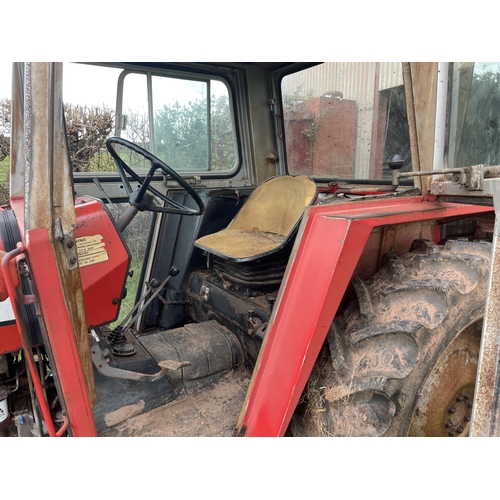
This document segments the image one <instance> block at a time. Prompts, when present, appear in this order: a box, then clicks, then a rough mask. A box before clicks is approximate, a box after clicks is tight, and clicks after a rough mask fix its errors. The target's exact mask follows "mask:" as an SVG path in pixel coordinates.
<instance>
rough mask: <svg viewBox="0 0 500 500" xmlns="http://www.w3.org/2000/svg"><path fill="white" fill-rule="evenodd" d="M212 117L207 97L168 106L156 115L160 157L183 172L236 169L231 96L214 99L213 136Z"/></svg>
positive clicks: (155, 124) (157, 143)
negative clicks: (233, 167) (234, 166)
mask: <svg viewBox="0 0 500 500" xmlns="http://www.w3.org/2000/svg"><path fill="white" fill-rule="evenodd" d="M208 116H209V115H208V110H207V100H206V99H198V100H196V101H189V102H188V103H187V104H183V105H181V104H180V103H179V102H178V101H175V102H174V103H173V104H172V105H169V106H167V105H164V106H163V108H161V109H160V110H159V111H157V112H156V113H155V118H154V127H155V144H156V154H157V156H158V157H159V158H161V159H162V160H163V161H164V162H165V163H167V165H169V166H170V167H172V168H174V169H175V170H179V171H186V170H209V169H210V170H228V169H230V168H232V166H233V165H234V161H235V151H234V150H235V146H234V139H233V133H232V122H231V113H230V108H229V102H228V98H227V96H219V97H216V96H212V98H211V106H210V136H209V134H208V131H209V129H208ZM209 140H210V144H209Z"/></svg>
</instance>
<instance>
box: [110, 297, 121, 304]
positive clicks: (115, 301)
mask: <svg viewBox="0 0 500 500" xmlns="http://www.w3.org/2000/svg"><path fill="white" fill-rule="evenodd" d="M111 302H112V303H113V304H115V305H116V304H118V302H120V299H119V298H118V297H115V298H114V299H113V300H112V301H111Z"/></svg>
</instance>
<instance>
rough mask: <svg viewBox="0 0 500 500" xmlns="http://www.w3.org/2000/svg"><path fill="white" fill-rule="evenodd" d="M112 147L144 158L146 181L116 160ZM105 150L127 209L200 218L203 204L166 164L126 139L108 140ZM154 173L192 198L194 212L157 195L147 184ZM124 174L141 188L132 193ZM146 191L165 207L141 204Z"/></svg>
mask: <svg viewBox="0 0 500 500" xmlns="http://www.w3.org/2000/svg"><path fill="white" fill-rule="evenodd" d="M113 144H119V145H120V146H124V147H126V148H128V149H130V150H132V151H134V152H135V153H137V154H139V155H141V156H142V157H144V158H146V160H149V162H150V163H151V168H150V169H149V172H148V173H147V175H146V177H144V178H143V177H140V176H139V175H137V173H136V172H134V171H133V170H132V169H131V168H130V167H129V166H128V165H127V164H126V163H125V162H124V161H123V160H122V159H121V158H120V156H119V155H118V153H117V152H116V151H115V149H114V148H113V146H112V145H113ZM106 148H107V149H108V151H109V153H110V155H111V156H112V157H113V159H114V160H115V162H116V167H117V168H118V173H119V174H120V177H121V180H122V182H123V186H124V188H125V191H127V194H128V196H129V201H130V204H131V205H134V206H135V207H137V208H138V209H139V210H141V211H142V210H150V211H151V212H162V213H170V214H179V215H201V214H202V213H203V211H204V210H205V205H204V204H203V201H202V200H201V198H200V197H199V195H198V193H196V191H195V190H194V189H193V188H192V187H191V186H190V185H189V183H188V182H187V181H186V180H185V179H184V178H183V177H181V176H180V175H179V174H178V173H177V172H176V171H175V170H174V169H172V168H171V167H169V166H168V165H167V164H166V163H164V162H162V161H161V160H160V159H159V158H157V157H156V156H154V155H153V154H151V153H150V152H149V151H147V150H145V149H144V148H142V147H141V146H138V145H137V144H135V143H133V142H130V141H127V140H126V139H122V138H121V137H110V138H109V139H108V140H107V141H106ZM158 169H160V170H162V171H163V173H164V174H165V175H168V176H169V177H171V178H172V179H174V180H175V181H177V182H178V183H179V184H180V186H181V187H183V188H184V189H185V190H186V192H187V193H188V194H189V196H191V198H193V200H194V201H195V203H196V205H197V206H198V208H197V209H195V208H189V207H187V206H186V205H182V204H181V203H178V202H176V201H174V200H172V198H168V197H167V196H166V195H164V194H163V193H160V191H158V190H157V189H155V188H154V187H153V186H151V185H150V184H151V180H152V179H153V176H154V175H155V173H156V171H157V170H158ZM127 174H128V175H129V176H130V177H132V179H134V180H135V181H137V182H138V183H139V184H140V185H141V187H140V188H139V190H136V191H133V190H132V186H131V185H130V183H129V181H128V178H127ZM146 191H149V192H150V193H153V194H154V195H156V196H157V197H158V198H160V200H162V201H164V202H165V203H166V204H167V205H169V206H165V207H160V206H157V205H151V204H148V203H145V202H144V196H145V194H146Z"/></svg>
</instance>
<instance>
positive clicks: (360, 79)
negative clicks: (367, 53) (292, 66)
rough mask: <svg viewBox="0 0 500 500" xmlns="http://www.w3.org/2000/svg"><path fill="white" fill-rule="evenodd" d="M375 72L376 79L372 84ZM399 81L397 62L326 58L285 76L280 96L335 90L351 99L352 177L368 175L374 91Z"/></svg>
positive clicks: (313, 94) (310, 95)
mask: <svg viewBox="0 0 500 500" xmlns="http://www.w3.org/2000/svg"><path fill="white" fill-rule="evenodd" d="M377 72H378V73H379V81H378V82H377V84H378V85H375V79H376V76H377ZM402 84H403V75H402V66H401V63H396V62H384V63H375V62H356V63H352V62H328V63H323V64H321V65H319V66H315V67H313V68H309V69H307V70H305V71H300V72H298V73H295V74H293V75H289V76H287V77H285V78H284V79H283V83H282V92H283V96H284V97H286V96H292V97H295V98H297V97H303V98H310V97H318V96H321V95H324V94H325V93H327V92H332V91H338V92H342V95H343V98H344V99H349V100H352V101H355V102H356V110H357V116H358V125H357V136H356V156H355V177H357V178H368V177H369V168H370V153H371V138H372V122H373V106H374V102H375V95H376V92H377V91H378V90H383V89H386V88H390V87H394V86H396V85H402Z"/></svg>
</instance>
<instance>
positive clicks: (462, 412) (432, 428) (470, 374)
mask: <svg viewBox="0 0 500 500" xmlns="http://www.w3.org/2000/svg"><path fill="white" fill-rule="evenodd" d="M481 329H482V319H481V320H478V321H475V322H473V323H471V324H470V325H469V326H467V327H466V328H465V329H464V330H462V332H461V333H460V334H459V335H458V336H457V337H456V338H455V340H454V341H453V342H452V343H451V344H450V345H449V346H448V347H447V348H446V349H445V351H444V352H443V353H442V355H441V356H440V357H439V359H438V361H437V363H436V365H435V366H434V368H433V370H432V372H431V373H430V375H429V377H428V378H427V380H426V381H425V383H424V385H423V386H422V388H421V390H420V391H419V392H418V395H417V403H416V406H415V410H414V412H413V416H412V419H411V424H410V431H409V436H451V437H464V436H468V434H469V428H470V417H471V414H472V401H473V399H474V387H475V383H476V373H477V364H478V358H479V349H480V336H481Z"/></svg>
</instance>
